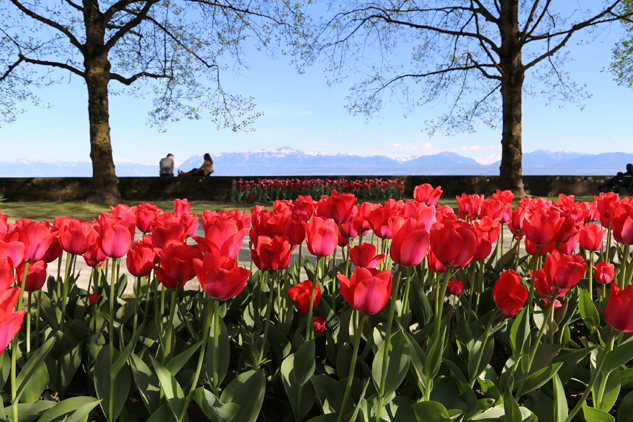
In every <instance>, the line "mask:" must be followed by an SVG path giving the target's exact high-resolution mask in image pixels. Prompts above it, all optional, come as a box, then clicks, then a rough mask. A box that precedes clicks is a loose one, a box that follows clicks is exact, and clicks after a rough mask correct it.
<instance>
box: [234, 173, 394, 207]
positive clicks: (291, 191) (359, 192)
mask: <svg viewBox="0 0 633 422" xmlns="http://www.w3.org/2000/svg"><path fill="white" fill-rule="evenodd" d="M333 190H336V191H337V192H342V193H353V194H354V195H355V196H356V197H357V198H358V199H362V200H386V199H389V198H393V199H402V193H403V191H404V188H403V187H402V185H401V184H400V181H398V180H397V179H393V180H383V179H381V178H376V179H364V180H347V179H306V180H300V179H257V181H255V180H243V179H239V180H233V189H232V190H231V195H230V198H231V200H232V201H235V202H249V203H258V202H264V201H275V200H278V199H281V200H288V199H291V200H295V199H297V198H298V197H299V196H306V195H309V196H311V197H314V198H320V197H321V196H323V195H327V196H329V195H330V194H331V193H332V191H333Z"/></svg>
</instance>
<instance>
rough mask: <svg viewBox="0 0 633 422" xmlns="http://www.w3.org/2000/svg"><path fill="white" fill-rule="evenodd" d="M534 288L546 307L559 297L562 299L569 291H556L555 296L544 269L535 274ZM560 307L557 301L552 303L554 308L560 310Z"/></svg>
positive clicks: (554, 290) (553, 288)
mask: <svg viewBox="0 0 633 422" xmlns="http://www.w3.org/2000/svg"><path fill="white" fill-rule="evenodd" d="M534 288H535V289H536V291H537V292H538V294H539V295H540V296H541V297H542V298H543V300H545V303H546V304H547V306H549V304H550V302H551V301H552V300H556V299H557V298H559V297H564V296H565V294H566V293H567V292H568V291H569V289H558V294H556V286H554V285H552V284H550V283H549V281H548V279H547V276H546V274H545V270H544V269H541V270H538V271H537V272H536V275H535V276H534ZM561 306H562V305H561V303H560V302H559V301H558V300H556V302H554V307H556V308H560V307H561Z"/></svg>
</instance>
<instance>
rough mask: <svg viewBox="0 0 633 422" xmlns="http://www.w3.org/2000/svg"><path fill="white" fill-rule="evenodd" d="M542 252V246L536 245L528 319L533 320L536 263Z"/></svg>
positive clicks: (531, 275)
mask: <svg viewBox="0 0 633 422" xmlns="http://www.w3.org/2000/svg"><path fill="white" fill-rule="evenodd" d="M540 250H541V245H536V255H534V256H533V257H532V274H530V280H531V281H532V282H531V283H530V293H529V294H528V318H531V317H532V314H533V313H534V279H535V277H536V263H537V262H538V255H539V252H540ZM517 253H518V252H517ZM554 300H555V299H554Z"/></svg>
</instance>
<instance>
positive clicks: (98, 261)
mask: <svg viewBox="0 0 633 422" xmlns="http://www.w3.org/2000/svg"><path fill="white" fill-rule="evenodd" d="M83 257H84V261H85V262H86V265H87V266H89V267H92V268H95V267H97V266H99V267H100V266H101V265H103V263H104V262H105V260H106V259H108V256H107V255H106V254H104V253H103V251H102V250H101V248H100V247H99V245H98V244H97V242H96V241H93V242H92V243H91V244H90V246H89V247H88V250H87V251H86V252H84V255H83Z"/></svg>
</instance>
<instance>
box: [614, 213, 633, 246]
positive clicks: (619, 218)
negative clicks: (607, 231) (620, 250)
mask: <svg viewBox="0 0 633 422" xmlns="http://www.w3.org/2000/svg"><path fill="white" fill-rule="evenodd" d="M611 226H612V227H613V237H614V238H615V240H616V241H617V242H619V243H623V244H625V245H633V205H630V204H620V205H618V207H617V208H616V209H615V210H614V211H613V217H612V219H611Z"/></svg>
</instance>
